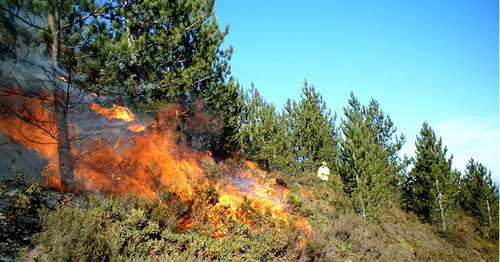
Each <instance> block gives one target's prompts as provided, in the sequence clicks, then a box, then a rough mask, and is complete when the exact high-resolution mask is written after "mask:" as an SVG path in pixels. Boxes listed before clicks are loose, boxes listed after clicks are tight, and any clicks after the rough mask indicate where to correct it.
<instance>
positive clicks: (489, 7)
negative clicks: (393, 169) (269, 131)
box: [215, 0, 499, 181]
mask: <svg viewBox="0 0 500 262" xmlns="http://www.w3.org/2000/svg"><path fill="white" fill-rule="evenodd" d="M215 8H216V16H217V19H218V22H219V24H220V25H221V26H222V27H224V26H225V25H226V24H228V23H229V24H230V30H229V35H228V36H227V38H226V41H225V45H231V46H233V47H234V53H233V56H232V59H231V62H230V64H231V68H232V75H233V76H234V77H236V78H237V79H238V81H239V83H240V84H241V85H242V86H243V87H244V88H249V87H250V84H251V83H252V82H254V83H255V86H256V87H257V89H258V90H259V91H260V93H261V94H262V95H263V96H264V98H265V99H266V100H267V101H268V102H272V103H274V104H275V105H276V106H277V108H278V109H279V110H281V109H282V107H283V104H284V103H285V101H286V99H287V98H290V99H292V100H299V99H300V92H301V86H302V83H303V81H304V79H307V81H308V82H309V83H310V84H312V85H314V86H315V87H316V89H317V91H319V92H320V93H321V94H322V95H323V98H324V100H325V101H326V104H327V106H328V107H329V108H330V109H331V110H332V111H333V112H337V114H338V117H339V118H341V117H342V116H343V112H342V108H343V107H345V106H346V105H347V99H348V98H349V93H350V92H351V91H353V92H354V94H355V95H356V96H357V97H358V99H359V100H360V101H361V103H362V104H365V105H367V104H368V103H369V100H370V99H371V98H374V99H375V100H377V101H378V102H379V103H380V104H381V108H382V110H383V111H384V112H385V113H387V114H389V115H390V117H391V118H392V120H393V122H394V123H395V125H396V127H397V128H398V130H399V131H398V132H401V133H403V134H405V136H406V137H407V143H406V145H405V147H404V148H403V150H402V151H403V153H406V154H408V155H410V156H413V155H414V152H413V151H414V143H415V137H416V135H417V134H418V133H419V131H420V128H421V126H422V123H423V122H424V121H427V122H428V123H429V124H430V126H431V127H432V128H433V129H434V131H435V132H436V134H437V135H438V136H441V137H442V139H443V142H444V144H445V145H447V147H448V150H449V151H448V152H449V153H448V155H450V154H453V155H454V158H453V159H454V161H453V163H454V167H456V168H457V169H459V170H460V171H463V169H464V168H465V164H466V162H467V160H468V159H470V158H471V157H473V158H474V159H476V160H478V161H480V162H482V163H483V164H485V165H486V166H487V167H488V168H489V169H490V170H492V174H493V176H494V177H495V180H497V181H498V173H499V172H498V145H499V135H498V128H499V121H498V119H499V114H498V112H499V103H498V101H499V80H498V76H499V67H498V64H499V63H498V58H499V53H498V49H499V42H498V32H499V20H498V10H499V7H498V1H491V0H488V1H486V0H470V1H332V0H330V1H295V0H289V1H278V0H274V1H260V0H256V1H229V0H217V1H216V4H215Z"/></svg>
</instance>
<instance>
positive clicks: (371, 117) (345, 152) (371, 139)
mask: <svg viewBox="0 0 500 262" xmlns="http://www.w3.org/2000/svg"><path fill="white" fill-rule="evenodd" d="M348 103H349V107H348V108H344V115H345V117H346V119H343V120H342V122H341V130H342V134H343V136H342V139H341V140H340V145H341V150H340V151H341V153H340V159H339V163H338V165H337V166H336V167H337V169H338V173H339V174H340V175H341V177H342V179H343V180H344V183H345V186H346V187H345V189H346V191H347V192H349V194H350V196H351V198H352V200H353V203H354V206H355V208H356V211H357V212H359V213H361V214H362V215H363V217H365V219H366V218H367V217H368V218H373V217H376V216H377V215H378V213H379V212H380V211H381V210H382V208H381V207H383V206H387V205H389V204H391V203H392V204H395V203H397V201H398V199H399V193H398V192H399V182H400V180H401V176H402V174H401V173H402V170H403V169H404V167H405V165H404V162H403V161H402V160H401V159H400V158H399V157H398V155H397V153H398V151H399V150H400V149H401V146H402V144H403V143H404V136H403V135H401V137H399V138H398V137H396V134H395V133H396V128H395V127H394V124H393V123H392V121H391V119H390V118H389V116H388V115H386V114H384V113H383V112H382V111H381V110H380V106H379V104H378V103H377V101H375V100H373V99H372V100H371V101H370V104H369V106H368V107H366V106H361V104H360V103H359V101H358V100H357V98H356V97H355V96H354V94H353V93H351V98H350V99H349V100H348Z"/></svg>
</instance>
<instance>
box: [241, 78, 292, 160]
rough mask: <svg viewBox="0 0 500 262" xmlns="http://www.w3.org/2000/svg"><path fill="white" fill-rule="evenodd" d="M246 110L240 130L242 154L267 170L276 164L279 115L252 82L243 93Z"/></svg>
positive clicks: (278, 152)
mask: <svg viewBox="0 0 500 262" xmlns="http://www.w3.org/2000/svg"><path fill="white" fill-rule="evenodd" d="M245 101H246V110H245V114H244V115H245V117H244V122H243V126H242V131H241V142H242V146H241V147H242V150H243V156H245V157H246V158H248V159H251V160H253V161H256V162H258V163H259V164H261V165H262V166H263V167H264V168H265V169H266V170H269V168H270V166H271V164H272V165H275V164H276V155H277V154H281V153H282V152H281V151H277V150H278V146H277V143H278V142H277V139H279V137H280V136H281V134H280V130H279V116H278V113H277V112H276V108H275V107H274V105H273V104H269V103H267V102H266V101H265V100H264V98H263V97H262V96H261V95H260V93H259V91H258V90H257V88H255V86H254V84H253V83H252V86H251V89H250V90H249V91H248V92H247V93H246V95H245Z"/></svg>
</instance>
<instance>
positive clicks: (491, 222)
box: [486, 199, 493, 227]
mask: <svg viewBox="0 0 500 262" xmlns="http://www.w3.org/2000/svg"><path fill="white" fill-rule="evenodd" d="M486 207H487V208H488V219H489V222H490V224H489V226H490V227H491V225H493V220H492V218H491V209H490V201H489V200H488V199H486Z"/></svg>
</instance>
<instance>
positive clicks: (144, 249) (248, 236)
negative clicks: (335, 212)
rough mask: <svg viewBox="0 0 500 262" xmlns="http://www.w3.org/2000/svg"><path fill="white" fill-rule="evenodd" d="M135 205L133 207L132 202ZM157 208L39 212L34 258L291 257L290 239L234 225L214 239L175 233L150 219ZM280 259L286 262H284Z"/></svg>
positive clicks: (101, 205)
mask: <svg viewBox="0 0 500 262" xmlns="http://www.w3.org/2000/svg"><path fill="white" fill-rule="evenodd" d="M136 201H137V202H136ZM159 208H160V209H161V206H157V205H154V204H152V203H150V202H149V203H148V204H145V203H143V201H142V200H140V199H134V198H130V197H124V198H118V199H104V200H98V199H97V198H92V201H91V203H90V208H89V209H82V208H77V207H69V206H61V207H59V208H58V209H57V210H55V211H50V210H48V209H44V210H43V211H42V212H41V217H42V225H43V228H44V231H43V232H42V233H40V234H39V235H37V237H36V238H35V243H36V244H37V246H38V252H37V253H36V255H35V257H34V259H49V260H52V261H68V260H70V261H89V260H91V261H95V260H97V261H130V260H140V261H161V260H169V261H172V260H173V261H186V260H193V259H197V260H203V261H208V260H217V261H229V260H231V261H262V260H273V259H276V258H280V257H281V258H286V257H287V256H291V257H296V256H297V253H294V252H295V251H294V250H293V249H290V246H289V245H290V241H293V237H295V235H294V234H286V233H285V232H283V231H276V230H274V229H273V228H271V227H267V228H266V225H265V224H263V226H264V229H265V230H256V231H249V230H248V229H246V230H241V225H239V226H235V227H234V230H232V231H231V233H230V234H229V235H228V236H226V237H224V238H220V239H216V238H212V237H211V236H210V235H211V232H210V231H205V232H203V231H199V230H198V229H193V230H190V231H186V232H179V230H178V229H176V228H175V227H162V226H160V225H161V224H164V223H162V222H161V221H158V220H157V219H160V220H164V219H167V218H168V216H169V214H168V213H164V212H162V215H163V218H160V217H156V216H154V215H153V214H154V213H155V210H158V209H159ZM290 259H291V258H289V259H286V260H290Z"/></svg>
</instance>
